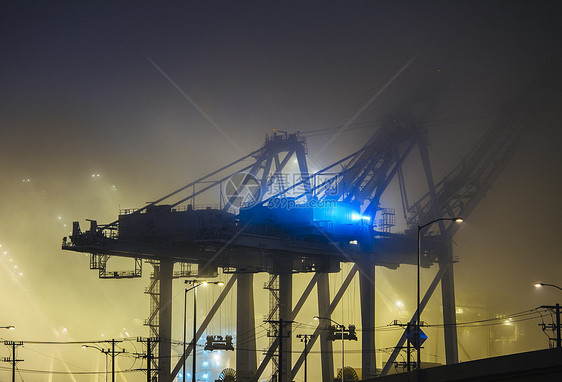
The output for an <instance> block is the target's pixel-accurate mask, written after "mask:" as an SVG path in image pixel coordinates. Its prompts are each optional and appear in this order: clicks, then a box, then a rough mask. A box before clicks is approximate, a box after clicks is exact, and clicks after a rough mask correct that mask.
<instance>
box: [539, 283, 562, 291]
mask: <svg viewBox="0 0 562 382" xmlns="http://www.w3.org/2000/svg"><path fill="white" fill-rule="evenodd" d="M543 286H550V287H553V288H556V289H560V290H562V288H560V287H559V286H558V285H555V284H547V283H535V287H537V288H540V287H543Z"/></svg>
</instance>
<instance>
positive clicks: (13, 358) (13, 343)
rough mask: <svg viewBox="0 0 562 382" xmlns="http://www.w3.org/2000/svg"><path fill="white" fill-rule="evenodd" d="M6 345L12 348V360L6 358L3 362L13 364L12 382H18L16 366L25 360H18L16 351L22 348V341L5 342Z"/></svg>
mask: <svg viewBox="0 0 562 382" xmlns="http://www.w3.org/2000/svg"><path fill="white" fill-rule="evenodd" d="M4 345H6V346H11V347H12V358H9V357H4V358H2V362H10V363H11V364H12V382H16V364H17V363H18V362H21V361H23V359H17V358H16V349H17V347H18V346H22V345H23V342H21V341H4Z"/></svg>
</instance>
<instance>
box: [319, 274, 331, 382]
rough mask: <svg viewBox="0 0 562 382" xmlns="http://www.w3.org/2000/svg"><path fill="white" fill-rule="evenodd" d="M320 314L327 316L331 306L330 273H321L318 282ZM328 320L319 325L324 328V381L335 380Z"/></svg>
mask: <svg viewBox="0 0 562 382" xmlns="http://www.w3.org/2000/svg"><path fill="white" fill-rule="evenodd" d="M316 288H317V290H318V315H319V316H324V317H326V316H325V314H326V313H327V312H328V309H329V307H330V279H329V274H328V273H320V274H319V277H318V283H317V284H316ZM328 325H329V321H328V320H319V321H318V327H319V328H323V329H324V330H321V331H320V353H321V358H322V381H324V382H327V381H333V380H334V355H333V352H332V341H330V340H329V339H328V330H327V329H328Z"/></svg>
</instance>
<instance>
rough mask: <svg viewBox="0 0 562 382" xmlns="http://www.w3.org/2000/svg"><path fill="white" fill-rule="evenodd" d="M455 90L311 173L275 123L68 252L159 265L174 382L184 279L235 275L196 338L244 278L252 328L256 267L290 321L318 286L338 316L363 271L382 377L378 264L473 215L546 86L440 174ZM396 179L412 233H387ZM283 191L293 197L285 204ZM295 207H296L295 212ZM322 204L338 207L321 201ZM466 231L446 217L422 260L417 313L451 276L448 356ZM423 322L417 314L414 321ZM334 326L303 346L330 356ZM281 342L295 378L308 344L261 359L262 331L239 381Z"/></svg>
mask: <svg viewBox="0 0 562 382" xmlns="http://www.w3.org/2000/svg"><path fill="white" fill-rule="evenodd" d="M444 89H445V87H444V86H443V85H442V83H441V82H439V81H429V82H428V83H426V84H425V85H423V86H422V87H421V88H420V89H419V90H418V91H416V92H414V93H413V95H412V96H411V97H410V98H409V99H408V100H406V101H405V102H403V103H402V105H401V106H400V107H399V108H397V109H396V110H395V111H394V112H392V113H390V114H389V115H388V116H387V118H385V120H384V121H383V122H382V123H381V124H380V127H379V128H378V129H377V130H376V131H375V133H374V134H373V136H372V137H371V138H370V139H369V140H368V141H367V143H366V144H365V145H364V146H363V147H362V148H361V149H359V150H358V151H356V152H354V153H352V154H350V155H348V156H346V157H344V158H342V159H341V160H338V161H336V162H334V163H333V164H331V165H330V166H327V167H325V168H323V169H322V170H320V171H317V172H315V173H313V174H310V173H309V168H308V164H307V157H306V154H307V147H306V140H305V138H304V137H303V136H302V135H300V134H299V133H298V132H297V133H295V134H288V133H284V132H276V133H274V134H272V135H270V136H268V137H267V138H266V141H265V143H264V145H263V146H262V147H261V148H259V149H257V150H255V151H253V152H252V153H250V154H248V155H246V156H244V157H242V158H239V159H237V160H236V161H233V162H232V163H230V164H228V165H226V166H224V167H222V168H220V169H218V170H216V171H213V172H211V173H210V174H207V175H206V176H203V177H201V178H199V179H198V180H196V181H194V182H191V183H189V184H187V185H186V186H184V187H182V188H180V189H178V190H176V191H174V192H172V193H170V194H168V195H166V196H164V197H162V198H159V199H158V200H156V201H155V202H152V203H149V204H148V205H147V206H145V207H143V208H141V209H138V210H128V211H123V212H122V213H121V214H120V216H119V219H118V220H116V221H114V222H112V223H109V224H105V225H98V224H97V223H96V222H95V221H91V223H90V228H89V229H88V230H86V231H85V232H82V231H81V229H80V226H79V224H78V223H77V222H75V223H74V227H73V234H72V236H70V238H65V239H64V241H63V246H62V248H63V249H65V250H70V251H76V252H85V253H90V254H91V257H90V258H91V261H90V267H91V268H92V269H99V272H100V277H102V278H110V277H138V276H140V275H141V270H142V262H143V260H144V261H149V262H150V263H152V264H153V266H154V269H155V273H154V276H153V278H152V280H151V285H152V288H150V290H149V291H148V293H149V294H150V295H151V304H152V307H151V317H150V319H149V320H148V322H147V324H148V325H149V326H150V328H151V330H152V332H153V333H152V334H157V335H158V337H159V340H160V341H159V349H158V354H159V363H158V367H159V369H160V371H159V375H158V381H172V380H173V379H174V378H175V376H176V375H177V373H178V372H179V371H180V370H181V368H182V367H183V364H184V360H185V359H186V357H188V356H189V354H190V353H191V352H192V351H193V345H192V344H190V345H189V346H187V350H186V352H185V354H183V355H182V356H181V357H180V360H179V361H178V362H177V363H176V364H175V365H171V364H170V355H171V350H170V340H171V322H172V316H171V288H172V279H173V278H174V277H213V276H216V275H217V274H218V269H219V268H220V269H222V270H223V272H225V273H232V274H233V275H232V277H231V279H230V281H229V282H228V283H227V285H226V286H225V288H224V289H223V291H222V293H221V295H220V297H219V299H218V300H217V301H216V303H215V305H214V307H213V308H212V309H211V311H210V312H209V314H208V315H207V317H206V319H205V321H204V322H203V323H202V324H201V326H200V328H199V330H198V332H197V333H196V340H197V339H198V338H199V337H200V336H201V335H202V334H203V332H204V330H205V328H206V327H207V325H208V323H209V322H210V320H211V319H212V317H213V315H214V314H215V313H216V311H217V310H218V308H219V307H220V305H221V303H222V302H223V301H224V299H225V297H226V296H227V294H228V293H229V292H230V291H231V289H232V287H233V286H234V284H235V283H236V284H237V288H236V293H237V301H238V304H237V332H238V333H251V332H253V331H254V329H255V322H254V314H253V311H254V301H253V274H255V273H258V272H267V273H269V274H270V275H271V279H270V284H271V288H270V289H271V290H272V293H274V296H273V297H272V303H271V304H270V309H271V313H270V319H275V320H276V321H277V322H279V323H282V322H283V321H287V322H289V321H293V320H294V319H295V318H296V317H297V315H298V313H299V311H300V309H301V308H302V306H303V304H304V303H305V301H306V299H307V298H308V296H309V295H310V294H311V293H312V291H313V289H314V287H316V289H317V294H318V312H319V315H320V316H324V317H330V316H331V314H332V313H333V311H334V309H335V308H336V306H337V305H338V303H339V302H340V300H341V297H342V296H343V294H344V293H345V291H346V289H347V287H348V286H349V284H350V283H351V281H352V280H353V278H354V277H355V276H356V275H357V274H358V275H359V276H358V277H359V280H360V290H361V321H362V325H361V327H362V338H361V341H362V349H363V350H362V374H363V378H368V377H371V376H375V375H376V374H377V370H376V362H375V333H374V326H375V310H374V307H375V293H374V278H375V273H374V270H375V267H376V266H385V267H388V268H392V269H394V268H397V267H398V266H400V265H401V264H416V261H417V255H416V249H417V247H416V237H415V232H414V231H413V229H412V228H414V227H416V225H418V224H420V223H422V222H425V221H430V220H432V219H436V218H438V217H440V216H463V217H464V218H465V219H466V218H467V217H468V216H469V215H470V213H471V212H472V211H473V210H474V208H475V207H476V205H477V204H478V202H479V201H480V200H481V199H482V198H483V197H484V195H485V194H486V192H487V191H488V190H489V189H490V188H491V186H492V184H493V182H494V181H495V180H496V179H497V177H498V176H499V174H500V173H501V171H502V169H503V168H504V167H505V166H506V164H507V163H508V161H509V160H510V158H511V157H512V155H513V153H514V152H515V150H516V148H517V145H518V143H519V141H520V137H521V133H522V131H523V130H524V129H525V128H527V127H528V126H529V125H530V124H531V123H532V122H533V118H534V111H535V110H536V108H535V106H536V103H537V102H538V101H537V97H538V96H537V94H539V93H533V92H530V91H526V92H524V93H523V95H522V96H521V97H519V98H518V99H516V100H515V101H513V102H512V103H511V104H510V105H508V107H506V108H504V109H503V110H502V111H501V112H500V113H499V116H498V118H497V120H496V122H495V123H493V124H492V125H491V127H490V128H489V129H488V131H487V132H486V133H485V135H484V136H483V137H482V139H481V140H480V141H479V142H478V143H477V144H476V145H475V146H474V147H473V149H472V150H471V152H470V153H469V154H468V155H467V156H466V157H465V158H464V159H463V160H462V161H461V163H460V164H459V165H458V166H457V167H456V168H454V169H453V171H451V172H450V173H449V174H448V175H446V176H445V177H444V178H443V179H441V180H440V181H439V182H437V183H434V180H433V179H434V178H433V173H432V168H431V164H430V160H429V153H428V149H427V146H428V139H427V134H428V132H427V128H426V126H425V124H424V122H426V121H428V120H429V119H430V118H431V115H432V114H433V112H434V111H435V109H436V105H437V101H438V99H439V98H440V97H442V94H443V92H444ZM416 149H417V150H416ZM416 151H417V152H418V155H419V157H418V160H419V162H420V163H421V165H422V167H423V170H424V175H425V179H426V183H427V193H426V195H424V196H423V197H422V198H421V199H420V200H418V201H416V202H415V203H413V204H411V205H409V204H408V203H407V198H406V186H405V179H404V174H403V172H402V167H403V165H404V161H405V160H406V158H408V157H409V156H411V155H414V152H416ZM293 158H295V160H296V162H297V164H298V172H299V177H298V179H297V180H296V181H293V182H290V183H287V180H286V179H284V178H283V176H282V174H283V173H284V171H286V169H287V168H288V165H289V163H291V159H293ZM340 168H341V169H340ZM236 176H238V177H237V179H238V182H237V183H236V184H234V185H232V184H230V187H231V192H227V193H225V191H224V190H225V185H226V183H228V182H231V181H232V179H234V178H233V177H236ZM394 179H397V180H398V181H399V183H400V186H401V189H402V195H403V200H404V201H405V202H404V206H405V210H406V211H405V214H406V220H407V223H408V229H406V230H405V231H404V232H403V233H390V232H389V229H388V228H389V226H390V225H391V224H389V223H388V222H390V221H392V219H388V214H391V213H390V212H389V211H388V210H387V209H384V208H383V207H382V206H381V205H380V200H381V196H382V195H383V193H384V192H385V190H386V189H387V187H388V185H389V184H390V182H391V181H393V180H394ZM250 186H256V187H257V188H258V189H259V192H258V193H254V192H253V191H251V190H250V192H249V193H248V187H250ZM217 190H219V193H220V197H219V203H217V205H216V206H206V207H205V208H203V209H199V208H197V206H196V205H195V203H194V200H195V198H196V197H197V196H198V195H201V194H203V193H205V192H211V191H215V192H216V191H217ZM244 193H245V194H244ZM242 195H245V197H246V198H247V197H248V196H249V197H250V199H251V200H250V201H251V203H252V204H253V205H252V206H251V207H250V206H247V205H245V204H244V203H247V202H248V200H247V199H242ZM279 200H281V201H283V203H285V205H284V206H279V205H277V206H276V205H275V203H277V202H278V201H279ZM333 202H335V204H330V203H333ZM287 203H289V206H292V207H294V208H287ZM319 203H325V204H326V205H329V206H333V207H326V208H318V205H319ZM297 207H298V208H297ZM384 214H386V215H387V216H386V217H385V216H384ZM377 217H379V218H381V219H383V218H384V219H386V220H385V221H387V223H385V224H386V226H384V224H383V226H384V227H383V226H381V227H377V225H376V221H377V220H376V219H377ZM457 229H458V226H456V225H454V224H450V223H447V222H444V221H441V222H440V224H439V225H438V229H437V231H435V230H433V231H430V233H429V234H428V237H427V238H426V239H424V247H423V259H422V260H423V261H422V266H424V267H429V266H431V265H432V264H437V265H438V267H439V271H438V272H437V275H436V276H435V279H434V280H433V282H432V283H431V285H430V287H429V288H428V290H427V291H426V293H425V296H424V297H423V299H422V302H421V305H420V309H421V310H423V308H424V307H425V306H426V304H427V302H428V301H429V299H430V297H431V295H432V294H433V291H434V290H435V289H436V287H437V285H438V284H439V283H441V287H442V299H443V301H442V303H443V318H444V324H445V325H444V327H445V329H444V330H445V349H446V358H447V363H454V362H458V354H457V338H456V331H455V329H454V325H453V324H454V323H455V322H456V317H455V296H454V274H453V262H454V261H453V255H452V244H451V243H452V238H453V235H454V233H455V232H456V230H457ZM110 256H123V257H129V258H133V259H134V267H135V269H134V271H127V272H114V273H108V272H106V263H107V260H108V259H109V257H110ZM341 262H351V263H354V266H353V267H352V269H351V271H350V273H349V274H348V275H347V277H346V278H345V280H344V282H343V284H342V285H341V286H340V288H339V291H338V292H337V293H336V295H335V297H334V298H333V299H332V300H330V296H329V292H328V291H329V279H328V274H329V273H330V272H339V270H340V263H341ZM174 263H180V264H182V268H181V271H179V272H176V273H174ZM298 272H313V273H314V275H313V277H312V279H311V281H310V282H309V284H308V285H307V286H306V288H305V289H304V292H303V294H302V296H301V298H300V299H299V301H297V302H296V303H295V304H293V301H292V297H291V296H292V275H293V273H298ZM162 307H163V308H162ZM161 308H162V309H161ZM414 317H415V314H414V315H413V318H412V321H411V322H412V323H413V322H414ZM280 326H281V325H280ZM323 329H325V323H320V324H319V326H318V328H317V329H316V332H315V335H314V336H313V337H312V339H311V340H310V342H309V343H308V344H307V349H306V351H310V349H311V348H312V346H314V344H315V342H316V340H317V339H318V340H319V341H320V344H321V349H322V352H323V353H324V352H325V353H328V354H331V351H332V342H331V341H329V340H328V338H327V331H326V330H323ZM280 330H282V329H280ZM404 341H405V334H404V335H403V336H402V338H401V339H400V341H399V343H398V344H397V347H396V349H397V350H396V351H395V352H394V353H393V354H392V355H391V357H390V359H389V360H388V361H387V362H386V365H385V367H384V368H383V370H382V374H383V375H384V374H386V373H387V372H388V370H389V368H390V365H391V364H392V363H393V362H394V360H395V358H396V356H397V355H398V352H399V349H400V347H401V346H402V345H403V344H404ZM280 345H282V348H283V352H281V354H280V355H279V357H280V358H279V364H281V365H283V366H282V369H281V376H282V377H281V379H282V381H279V382H285V381H292V380H293V378H294V376H295V375H296V373H297V372H298V371H299V369H300V367H301V366H302V363H303V361H304V356H305V352H304V351H303V353H302V354H301V355H300V357H298V358H297V359H296V360H295V361H294V362H293V360H292V359H291V339H290V338H289V337H286V336H280V337H279V338H275V339H274V340H272V341H271V342H270V348H269V350H268V351H267V352H266V356H265V358H264V360H263V361H262V362H261V364H260V365H258V364H257V359H256V343H255V335H254V336H249V339H248V340H246V342H245V344H244V346H243V347H238V348H237V349H236V380H238V381H257V380H258V378H259V377H260V376H261V374H262V373H263V371H264V370H265V367H266V366H267V365H268V364H269V362H270V360H271V358H272V357H273V356H274V354H275V352H276V351H277V349H278V347H279V346H280ZM333 366H334V365H333V359H332V357H322V374H323V379H324V380H329V379H331V378H333V370H334V369H333Z"/></svg>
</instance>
